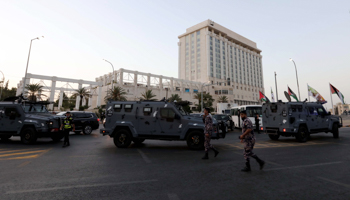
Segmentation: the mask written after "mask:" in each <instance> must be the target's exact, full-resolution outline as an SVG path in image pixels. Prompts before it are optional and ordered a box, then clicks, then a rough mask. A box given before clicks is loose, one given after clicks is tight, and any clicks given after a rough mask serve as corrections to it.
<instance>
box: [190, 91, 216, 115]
mask: <svg viewBox="0 0 350 200" xmlns="http://www.w3.org/2000/svg"><path fill="white" fill-rule="evenodd" d="M193 98H194V99H197V100H198V104H196V106H197V108H198V111H199V112H201V111H202V108H201V107H202V106H201V105H202V96H201V93H196V94H195V95H194V96H193ZM213 102H214V99H213V97H212V96H211V95H210V94H209V93H203V106H204V108H206V107H208V108H210V110H211V111H213V110H214V108H213Z"/></svg>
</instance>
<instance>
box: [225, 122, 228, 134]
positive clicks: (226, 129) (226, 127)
mask: <svg viewBox="0 0 350 200" xmlns="http://www.w3.org/2000/svg"><path fill="white" fill-rule="evenodd" d="M227 132H228V125H227V124H226V126H225V133H227Z"/></svg>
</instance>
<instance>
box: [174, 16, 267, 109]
mask: <svg viewBox="0 0 350 200" xmlns="http://www.w3.org/2000/svg"><path fill="white" fill-rule="evenodd" d="M178 38H179V42H178V46H179V66H178V67H179V72H178V73H179V78H180V79H184V80H190V81H196V82H203V83H211V84H213V86H212V87H211V89H210V93H211V94H212V95H214V97H215V99H216V100H218V97H219V96H220V95H225V96H227V97H228V99H229V102H230V103H237V104H255V103H257V102H258V100H259V91H262V92H264V83H263V70H262V62H261V58H262V56H261V55H260V53H261V50H260V49H258V48H257V45H256V43H255V42H253V41H251V40H249V39H247V38H245V37H243V36H241V35H239V34H237V33H235V32H233V31H231V30H229V29H227V28H225V27H223V26H221V25H219V24H217V23H215V22H213V21H211V20H206V21H204V22H201V23H199V24H197V25H195V26H192V27H190V28H188V29H187V30H186V33H184V34H182V35H180V36H178ZM228 79H229V82H230V84H228V83H227V80H228Z"/></svg>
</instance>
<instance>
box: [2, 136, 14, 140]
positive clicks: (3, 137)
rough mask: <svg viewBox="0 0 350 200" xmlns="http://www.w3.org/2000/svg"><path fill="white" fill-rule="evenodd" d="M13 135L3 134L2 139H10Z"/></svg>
mask: <svg viewBox="0 0 350 200" xmlns="http://www.w3.org/2000/svg"><path fill="white" fill-rule="evenodd" d="M11 137H12V135H6V136H1V137H0V138H1V140H4V141H6V140H8V139H10V138H11Z"/></svg>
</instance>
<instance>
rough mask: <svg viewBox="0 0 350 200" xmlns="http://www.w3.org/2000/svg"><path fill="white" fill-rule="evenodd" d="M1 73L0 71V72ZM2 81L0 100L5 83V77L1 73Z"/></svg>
mask: <svg viewBox="0 0 350 200" xmlns="http://www.w3.org/2000/svg"><path fill="white" fill-rule="evenodd" d="M0 72H1V73H2V71H0ZM2 77H3V78H2V81H0V83H2V84H1V91H0V100H1V95H2V88H3V87H4V82H5V75H4V73H2Z"/></svg>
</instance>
